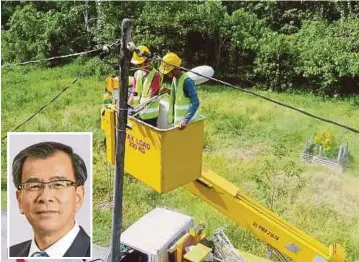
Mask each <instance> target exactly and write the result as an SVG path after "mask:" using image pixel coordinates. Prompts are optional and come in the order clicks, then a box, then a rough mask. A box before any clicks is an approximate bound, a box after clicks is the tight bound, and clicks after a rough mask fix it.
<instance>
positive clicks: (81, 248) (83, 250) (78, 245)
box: [10, 226, 91, 257]
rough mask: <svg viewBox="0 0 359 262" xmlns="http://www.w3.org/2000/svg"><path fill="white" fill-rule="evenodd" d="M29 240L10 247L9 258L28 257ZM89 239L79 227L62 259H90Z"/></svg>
mask: <svg viewBox="0 0 359 262" xmlns="http://www.w3.org/2000/svg"><path fill="white" fill-rule="evenodd" d="M30 245H31V240H28V241H25V242H22V243H20V244H17V245H13V246H11V247H10V257H28V256H29V251H30ZM90 246H91V240H90V237H89V236H88V235H87V234H86V232H85V230H84V229H83V228H82V227H81V226H80V232H79V233H78V234H77V236H76V238H75V240H74V242H72V245H71V246H70V248H69V249H68V250H67V251H66V253H65V255H64V257H90V256H91V254H90Z"/></svg>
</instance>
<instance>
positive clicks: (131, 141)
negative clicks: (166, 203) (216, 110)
mask: <svg viewBox="0 0 359 262" xmlns="http://www.w3.org/2000/svg"><path fill="white" fill-rule="evenodd" d="M203 122H204V120H203V119H202V120H198V121H196V122H194V123H191V124H189V125H188V127H187V128H186V129H185V130H179V129H178V128H176V127H174V128H169V129H159V128H155V127H153V126H150V125H148V124H146V123H144V122H142V121H140V120H138V119H136V118H133V117H131V116H129V118H128V126H129V128H128V129H127V131H126V153H125V172H126V173H128V174H131V175H132V176H134V177H135V178H137V179H138V180H140V181H142V182H144V183H145V184H146V185H148V186H150V187H152V188H153V189H154V190H156V191H157V192H159V193H165V192H169V191H171V190H173V189H176V188H178V187H180V186H183V185H185V184H187V183H189V182H192V181H194V180H196V179H197V178H199V177H200V176H201V172H202V149H203V126H204V123H203ZM101 124H102V129H103V130H107V131H110V132H106V133H107V134H108V136H110V137H109V138H106V149H107V159H108V161H109V162H110V164H112V165H114V164H115V153H116V147H115V139H114V138H115V133H116V132H115V128H114V127H115V126H116V125H115V109H114V107H113V106H107V110H105V111H104V117H103V118H102V122H101Z"/></svg>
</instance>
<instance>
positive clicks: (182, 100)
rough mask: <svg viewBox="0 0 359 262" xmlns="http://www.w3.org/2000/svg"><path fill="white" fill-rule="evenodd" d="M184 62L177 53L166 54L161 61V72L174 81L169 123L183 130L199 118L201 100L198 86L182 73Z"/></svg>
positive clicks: (171, 91) (171, 92)
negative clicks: (197, 89)
mask: <svg viewBox="0 0 359 262" xmlns="http://www.w3.org/2000/svg"><path fill="white" fill-rule="evenodd" d="M181 63H182V60H181V59H180V58H179V57H178V56H177V55H176V54H175V53H168V54H166V55H165V56H164V57H163V58H162V61H161V65H160V68H159V71H160V72H161V73H162V74H164V75H168V76H169V77H170V78H171V79H172V85H171V90H170V102H169V111H168V118H167V120H168V123H169V124H173V125H174V126H179V128H180V129H181V130H182V129H184V128H186V126H187V125H188V123H189V122H190V121H193V120H195V119H196V117H197V116H198V107H199V99H198V95H197V91H196V85H195V83H194V82H193V80H192V79H191V78H189V76H188V75H187V74H186V73H185V72H182V70H181V68H180V66H181Z"/></svg>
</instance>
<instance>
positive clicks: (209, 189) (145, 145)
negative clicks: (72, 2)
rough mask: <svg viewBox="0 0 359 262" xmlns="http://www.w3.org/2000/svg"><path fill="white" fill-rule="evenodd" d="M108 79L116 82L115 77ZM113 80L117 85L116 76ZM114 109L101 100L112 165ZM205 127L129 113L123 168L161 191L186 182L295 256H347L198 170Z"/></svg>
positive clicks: (312, 259)
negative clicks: (156, 123)
mask: <svg viewBox="0 0 359 262" xmlns="http://www.w3.org/2000/svg"><path fill="white" fill-rule="evenodd" d="M111 81H112V82H111ZM110 83H114V82H113V80H110ZM115 83H116V82H115ZM116 84H117V86H118V81H117V83H116ZM112 87H113V86H112ZM106 92H109V91H108V90H106ZM111 93H112V90H111ZM117 111H118V110H117V109H116V107H115V104H113V103H112V104H105V105H104V108H103V110H102V113H101V114H102V116H101V128H102V129H103V130H104V133H105V135H106V151H107V160H108V162H109V163H110V164H112V165H114V164H115V154H116V140H117V139H116V129H115V128H116V126H117V124H116V122H117V120H116V114H117ZM160 114H161V110H160ZM203 130H204V121H203V120H199V121H197V122H194V123H191V124H189V125H188V126H187V128H186V129H185V130H182V131H181V130H179V129H178V128H176V127H175V128H169V129H158V128H154V127H152V126H150V125H147V124H146V123H143V122H142V121H140V120H138V119H136V118H133V117H131V116H129V117H128V129H127V131H126V133H127V139H126V153H125V172H126V173H128V174H130V175H132V176H133V177H135V178H137V179H139V180H140V181H142V182H143V183H145V184H146V185H148V186H150V187H152V188H153V189H154V190H156V191H157V192H159V193H165V192H169V191H171V190H173V189H176V188H178V187H180V186H185V188H186V189H188V190H189V191H190V192H191V193H193V194H194V195H196V196H198V197H199V198H201V199H202V200H204V201H205V202H207V203H209V204H210V205H212V206H213V207H214V208H216V209H217V210H219V211H221V212H222V213H223V214H224V215H225V216H227V217H229V218H231V219H233V220H234V221H235V222H236V223H237V224H238V225H240V226H241V227H243V228H246V229H248V230H249V231H250V232H251V233H253V234H254V235H255V236H256V237H257V238H258V239H260V240H262V241H263V242H264V243H266V244H267V245H268V246H270V247H271V248H273V249H274V250H277V251H279V252H280V253H281V254H284V255H286V256H287V257H289V258H290V259H292V260H293V261H298V262H306V261H308V262H329V261H330V262H345V261H346V258H345V257H346V256H345V250H344V248H343V247H341V246H340V245H339V244H333V245H330V246H329V247H327V246H325V245H323V244H322V243H320V242H319V241H317V240H315V239H314V238H312V237H311V236H309V235H307V234H306V233H304V232H303V231H302V230H300V229H299V228H297V227H295V226H294V225H291V224H290V223H288V222H286V221H285V220H283V219H281V218H280V217H279V216H277V215H276V214H275V213H273V212H272V211H270V210H268V209H267V208H266V207H264V206H262V205H260V204H259V203H257V202H256V201H255V200H253V199H251V198H250V197H248V196H246V195H245V194H243V193H242V192H241V191H240V190H239V189H238V188H237V187H236V186H235V185H233V184H231V183H230V182H228V181H226V180H225V179H224V178H222V177H220V176H218V175H217V174H215V173H213V172H212V171H211V170H208V169H206V168H203V169H202V149H203ZM200 251H201V252H202V251H203V250H200ZM196 252H197V251H196V250H194V251H193V256H194V257H197V253H196ZM198 252H199V251H198ZM190 255H191V254H189V255H188V256H190ZM199 260H201V258H199Z"/></svg>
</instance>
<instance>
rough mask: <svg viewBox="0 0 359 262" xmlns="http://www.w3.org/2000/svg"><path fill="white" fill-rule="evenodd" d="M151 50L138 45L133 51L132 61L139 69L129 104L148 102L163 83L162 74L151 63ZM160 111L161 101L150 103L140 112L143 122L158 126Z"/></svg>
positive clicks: (134, 79) (156, 93)
mask: <svg viewBox="0 0 359 262" xmlns="http://www.w3.org/2000/svg"><path fill="white" fill-rule="evenodd" d="M150 54H151V53H150V50H149V49H148V48H147V47H146V46H143V45H141V46H138V47H137V49H136V51H135V52H134V53H133V56H132V59H131V63H132V64H134V65H136V66H137V67H138V68H139V70H137V71H136V72H135V74H134V78H133V89H132V93H131V95H130V98H129V102H128V103H129V104H130V105H132V106H137V105H141V104H144V103H146V102H147V101H148V100H150V99H151V98H152V97H154V96H156V95H158V93H159V91H160V87H161V84H162V76H161V74H160V73H159V72H158V71H157V70H156V69H155V68H153V67H152V66H151V64H150V59H149V57H148V56H149V55H150ZM158 113H159V101H153V102H150V103H148V104H147V105H146V106H145V107H144V108H143V109H142V110H141V111H140V113H139V118H140V120H142V121H143V122H145V123H147V124H149V125H152V126H157V119H158Z"/></svg>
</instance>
